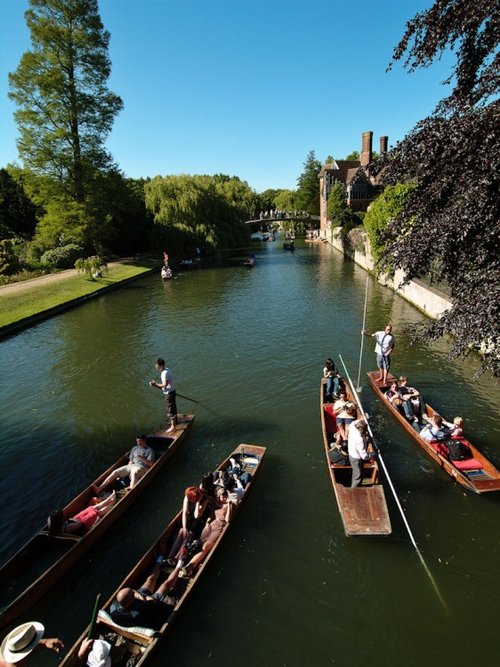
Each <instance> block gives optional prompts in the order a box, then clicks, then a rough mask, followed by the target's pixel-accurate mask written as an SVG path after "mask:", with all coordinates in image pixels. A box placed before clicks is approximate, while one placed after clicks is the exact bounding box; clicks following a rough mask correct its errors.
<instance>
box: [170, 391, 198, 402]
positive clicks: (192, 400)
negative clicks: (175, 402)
mask: <svg viewBox="0 0 500 667" xmlns="http://www.w3.org/2000/svg"><path fill="white" fill-rule="evenodd" d="M175 393H176V395H177V396H178V397H179V398H185V399H186V401H191V403H199V402H200V401H195V400H194V398H189V396H184V394H179V392H178V391H176V392H175Z"/></svg>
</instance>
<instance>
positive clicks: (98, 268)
mask: <svg viewBox="0 0 500 667" xmlns="http://www.w3.org/2000/svg"><path fill="white" fill-rule="evenodd" d="M75 269H76V270H77V271H78V273H85V274H86V276H87V278H89V279H90V280H96V279H97V278H100V277H101V276H102V274H103V273H106V272H107V270H108V265H107V264H106V262H105V261H104V260H103V259H102V257H99V256H98V255H94V256H92V257H87V258H86V259H83V257H80V259H77V260H76V262H75Z"/></svg>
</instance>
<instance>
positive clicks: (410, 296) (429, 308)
mask: <svg viewBox="0 0 500 667" xmlns="http://www.w3.org/2000/svg"><path fill="white" fill-rule="evenodd" d="M323 238H325V239H326V241H328V243H330V244H331V245H332V246H333V247H334V248H336V249H337V250H339V251H340V252H341V253H342V254H344V255H346V256H347V257H350V258H351V259H352V260H353V261H354V262H355V263H356V264H359V266H361V267H362V268H363V269H365V270H366V271H369V272H370V273H373V272H374V262H373V259H372V255H371V250H370V242H369V240H368V237H367V235H366V234H364V239H365V252H364V253H363V252H359V251H358V250H354V251H353V250H352V249H351V248H345V247H344V243H343V241H342V237H341V229H340V227H331V228H330V229H329V230H325V232H324V234H323ZM403 278H404V273H403V272H402V271H400V270H398V271H396V273H395V276H394V278H393V279H392V280H388V279H386V278H384V277H379V278H378V281H379V283H381V284H382V285H386V286H387V287H390V288H391V289H392V290H394V291H395V292H396V293H397V294H399V295H400V296H402V297H403V298H404V299H406V300H407V301H409V302H410V303H411V304H413V305H414V306H415V307H416V308H418V309H419V310H421V311H422V312H423V313H425V315H427V316H428V317H431V318H433V319H436V318H438V317H439V316H440V315H442V313H444V312H445V311H446V310H448V309H449V308H451V305H452V303H451V301H450V299H449V297H448V296H447V295H446V294H443V292H440V291H439V290H437V289H434V288H433V287H430V286H429V285H426V284H425V283H423V282H422V281H420V280H411V281H410V282H409V283H408V284H407V285H404V286H403V287H398V286H399V285H400V284H401V283H402V281H403Z"/></svg>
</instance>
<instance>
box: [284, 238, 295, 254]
mask: <svg viewBox="0 0 500 667" xmlns="http://www.w3.org/2000/svg"><path fill="white" fill-rule="evenodd" d="M283 250H291V251H292V252H293V251H294V250H295V241H294V240H293V239H291V240H290V241H284V242H283Z"/></svg>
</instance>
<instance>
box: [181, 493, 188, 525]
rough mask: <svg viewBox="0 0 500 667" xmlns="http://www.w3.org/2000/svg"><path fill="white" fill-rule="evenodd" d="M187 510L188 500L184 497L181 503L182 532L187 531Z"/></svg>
mask: <svg viewBox="0 0 500 667" xmlns="http://www.w3.org/2000/svg"><path fill="white" fill-rule="evenodd" d="M188 510H189V500H188V499H187V497H186V496H184V500H183V501H182V527H183V528H184V530H187V519H188Z"/></svg>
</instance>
